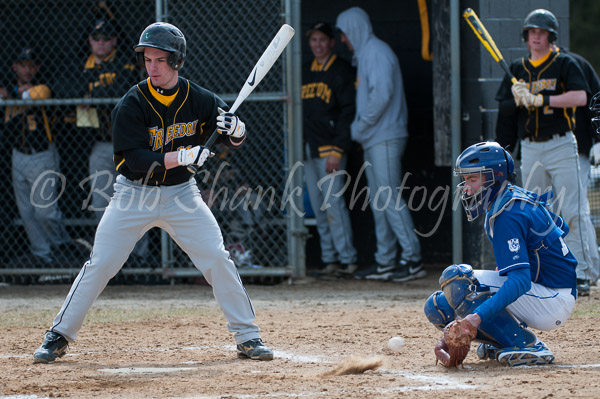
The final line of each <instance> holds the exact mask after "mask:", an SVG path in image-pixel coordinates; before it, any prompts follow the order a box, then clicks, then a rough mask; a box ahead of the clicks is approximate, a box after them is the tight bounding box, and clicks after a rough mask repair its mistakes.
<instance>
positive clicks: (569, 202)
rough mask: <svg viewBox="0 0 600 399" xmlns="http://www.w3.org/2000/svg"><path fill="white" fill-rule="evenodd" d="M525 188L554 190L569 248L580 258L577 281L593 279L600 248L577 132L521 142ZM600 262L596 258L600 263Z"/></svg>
mask: <svg viewBox="0 0 600 399" xmlns="http://www.w3.org/2000/svg"><path fill="white" fill-rule="evenodd" d="M521 160H522V161H521V175H522V180H523V187H524V188H526V189H527V190H530V191H533V192H536V193H538V194H540V193H543V192H545V191H547V190H548V189H550V188H552V189H553V191H554V198H553V199H552V201H551V202H552V203H553V205H552V209H553V211H554V212H555V213H558V214H560V215H561V216H562V218H563V219H564V221H565V222H566V223H567V225H568V226H569V229H570V230H569V233H568V234H567V236H566V237H565V241H566V243H567V246H568V247H569V249H570V250H571V252H573V255H575V258H576V259H577V278H578V279H585V280H587V279H591V278H592V274H593V271H592V269H593V266H592V265H593V264H594V263H593V262H594V260H593V257H594V256H593V255H592V253H593V248H594V247H595V248H596V251H595V252H596V253H597V249H598V244H597V243H596V240H595V237H594V235H593V231H592V230H593V228H594V227H593V226H592V221H591V219H590V205H589V202H588V198H587V191H586V190H584V189H583V187H582V184H581V179H580V177H579V157H578V155H577V140H576V139H575V136H574V135H573V133H571V132H568V133H567V134H566V135H565V136H555V137H553V138H552V139H550V140H549V141H546V142H543V143H536V142H532V141H530V140H529V139H524V140H522V141H521ZM597 261H598V259H596V262H597Z"/></svg>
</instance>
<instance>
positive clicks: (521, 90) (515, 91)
mask: <svg viewBox="0 0 600 399" xmlns="http://www.w3.org/2000/svg"><path fill="white" fill-rule="evenodd" d="M510 91H512V95H513V99H514V100H515V104H517V107H520V106H521V105H525V104H524V103H523V98H524V96H525V93H528V92H529V90H527V83H525V82H524V81H523V80H519V81H518V82H516V83H513V85H512V86H511V88H510Z"/></svg>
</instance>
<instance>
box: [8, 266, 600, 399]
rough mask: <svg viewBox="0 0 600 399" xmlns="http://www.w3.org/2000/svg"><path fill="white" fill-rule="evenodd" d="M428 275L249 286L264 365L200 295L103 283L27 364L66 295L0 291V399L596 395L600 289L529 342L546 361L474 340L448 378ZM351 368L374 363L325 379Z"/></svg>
mask: <svg viewBox="0 0 600 399" xmlns="http://www.w3.org/2000/svg"><path fill="white" fill-rule="evenodd" d="M438 276H439V272H435V271H434V272H430V273H429V277H427V278H426V279H423V280H419V281H413V282H410V283H406V284H393V283H378V282H363V281H333V282H326V281H316V280H310V279H309V280H305V281H298V282H295V283H294V284H292V285H289V284H287V283H282V284H278V285H273V286H261V285H247V286H246V288H247V290H248V292H249V294H250V296H251V298H252V299H253V302H254V305H255V308H256V312H257V323H258V324H259V325H260V326H261V328H262V335H263V340H264V341H265V343H266V344H267V345H269V346H271V347H272V348H273V349H274V350H275V357H276V359H275V360H273V361H272V362H257V361H251V360H241V359H237V357H236V355H235V349H234V342H233V339H232V337H231V334H230V333H229V332H228V331H227V325H226V321H225V319H224V317H223V316H222V314H221V312H220V310H219V309H218V306H217V305H216V302H215V301H214V299H213V297H212V292H211V289H210V287H207V286H201V285H174V286H168V285H162V286H160V285H159V286H109V287H107V289H106V290H105V292H104V293H103V294H102V295H101V296H100V298H99V299H98V300H97V302H96V304H95V306H94V307H93V308H92V310H91V312H90V314H89V315H88V317H87V319H86V322H85V324H84V326H83V328H82V330H81V331H80V334H79V337H78V340H77V342H76V343H74V344H72V345H71V347H70V349H69V353H68V354H67V355H66V356H65V357H63V358H62V359H60V360H59V361H57V362H56V363H55V364H49V365H40V364H33V362H32V353H33V351H34V350H35V348H36V347H37V346H39V344H40V343H41V340H42V336H43V333H44V330H45V328H47V327H48V325H49V323H50V322H51V320H52V318H53V316H54V314H55V313H56V312H57V311H58V309H59V307H60V305H61V303H62V301H63V299H64V297H65V296H66V294H67V291H68V288H69V287H68V286H67V285H54V286H52V285H50V286H5V287H0V303H1V304H2V307H1V309H2V312H1V313H0V328H1V331H2V338H1V339H0V359H1V361H0V381H1V384H0V399H5V398H21V399H22V398H27V399H34V398H49V397H63V398H91V397H93V398H114V397H123V398H230V399H237V398H240V399H242V398H244V399H248V398H264V397H268V398H298V397H301V398H304V397H306V398H398V397H406V398H455V397H460V396H464V397H487V398H502V397H511V398H527V399H531V398H539V399H542V398H598V397H600V393H599V392H600V345H599V342H600V317H599V315H600V307H599V306H598V305H599V304H600V290H599V289H598V288H596V287H593V288H592V295H591V296H590V297H589V298H581V299H580V300H578V301H577V304H576V308H575V312H574V314H573V316H572V317H571V319H570V320H569V322H568V323H566V325H565V326H563V327H561V328H560V329H558V330H556V331H552V332H542V333H539V335H540V337H541V338H542V339H543V340H544V341H545V342H546V343H547V344H548V346H549V347H550V349H552V350H553V351H554V352H555V355H556V364H555V365H551V366H540V367H521V368H513V369H509V368H504V367H502V366H500V365H498V364H497V363H496V362H495V361H480V360H478V359H477V356H476V354H475V344H473V346H472V349H471V352H470V353H469V356H468V357H467V360H466V362H465V368H464V369H457V370H447V369H445V368H443V367H442V366H440V365H437V366H436V364H435V360H434V356H433V346H434V344H435V342H436V341H437V339H438V338H439V337H440V335H441V333H440V332H439V331H437V330H436V329H435V328H434V327H433V326H432V325H430V324H429V322H428V321H427V320H426V318H425V316H424V314H423V310H422V308H423V303H424V301H425V299H426V298H427V297H428V296H429V294H430V293H431V292H433V291H434V290H436V289H437V287H438V286H437V278H438ZM536 332H537V331H536ZM393 336H401V337H403V338H404V340H405V346H404V347H403V350H402V351H401V352H399V353H394V352H391V351H390V350H388V349H387V348H386V343H387V341H388V339H389V338H391V337H393ZM349 359H350V360H349ZM357 359H358V360H360V361H361V362H367V363H368V362H374V363H377V362H381V367H379V368H377V369H376V370H369V371H366V372H365V373H362V374H358V375H339V376H336V375H334V374H335V373H334V372H332V371H334V370H335V369H336V367H340V365H343V364H345V363H347V362H355V361H357Z"/></svg>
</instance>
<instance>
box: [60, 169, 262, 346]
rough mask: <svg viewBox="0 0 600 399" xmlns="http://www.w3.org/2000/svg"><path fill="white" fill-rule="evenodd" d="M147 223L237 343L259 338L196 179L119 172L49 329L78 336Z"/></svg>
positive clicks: (251, 310)
mask: <svg viewBox="0 0 600 399" xmlns="http://www.w3.org/2000/svg"><path fill="white" fill-rule="evenodd" d="M152 227H160V228H162V229H163V230H165V231H166V232H168V233H169V235H170V236H171V238H173V240H174V241H175V242H176V243H177V244H178V245H179V246H180V247H181V248H182V249H183V250H184V251H185V252H186V253H187V254H188V255H189V257H190V258H191V260H192V262H193V263H194V265H195V266H196V267H197V268H198V269H199V270H200V271H201V272H202V274H203V275H204V277H205V278H206V281H207V282H208V283H209V284H210V285H211V286H212V287H213V294H214V296H215V299H216V300H217V303H218V304H219V306H220V307H221V310H222V311H223V313H224V315H225V317H226V318H227V321H228V328H229V331H231V332H233V333H234V336H235V340H236V342H237V343H238V344H239V343H242V342H245V341H248V340H250V339H254V338H259V337H260V333H259V331H260V330H259V328H258V326H256V325H255V324H254V308H253V306H252V303H251V301H250V298H249V297H248V294H247V293H246V290H245V289H244V286H243V285H242V281H241V279H240V276H239V274H238V272H237V269H236V267H235V264H234V263H233V261H232V260H231V259H230V257H229V252H227V251H226V250H225V247H224V246H223V236H222V235H221V230H220V228H219V225H218V224H217V221H216V220H215V218H214V216H213V214H212V213H211V211H210V209H209V208H208V206H207V205H206V204H205V203H204V201H203V200H202V196H201V195H200V190H198V187H197V186H196V182H195V180H194V179H190V180H189V181H188V182H187V183H183V184H178V185H175V186H160V187H151V186H144V185H142V184H140V183H138V182H133V181H131V180H127V179H126V178H125V177H124V176H121V175H119V176H118V177H117V182H116V183H115V193H114V196H113V198H112V199H111V202H110V204H109V206H108V207H107V208H106V211H105V212H104V215H103V216H102V220H101V221H100V224H99V225H98V229H97V231H96V237H95V239H94V248H93V249H92V254H91V256H90V260H89V261H88V262H86V263H85V264H84V265H83V268H82V269H81V271H80V272H79V274H78V275H77V278H76V279H75V281H74V282H73V285H72V286H71V290H70V291H69V294H68V296H67V298H66V300H65V302H64V304H63V306H62V308H61V309H60V311H59V312H58V314H57V315H56V317H55V319H54V322H53V325H52V328H51V331H56V332H58V333H60V334H62V335H63V336H64V337H65V338H67V340H68V341H74V340H75V339H76V338H77V332H78V331H79V329H80V328H81V325H82V323H83V320H84V318H85V316H86V314H87V312H88V310H89V309H90V307H91V306H92V304H93V302H94V300H95V299H96V298H97V297H98V295H100V293H101V292H102V290H103V289H104V287H105V286H106V284H107V283H108V280H110V279H111V278H112V277H113V276H114V275H115V274H117V272H118V271H119V270H120V269H121V267H122V266H123V263H124V262H125V261H126V260H127V257H128V256H129V253H130V252H131V251H132V249H133V247H134V245H135V243H136V241H137V240H139V239H140V237H141V236H142V235H143V234H144V233H145V232H146V231H147V230H149V229H150V228H152Z"/></svg>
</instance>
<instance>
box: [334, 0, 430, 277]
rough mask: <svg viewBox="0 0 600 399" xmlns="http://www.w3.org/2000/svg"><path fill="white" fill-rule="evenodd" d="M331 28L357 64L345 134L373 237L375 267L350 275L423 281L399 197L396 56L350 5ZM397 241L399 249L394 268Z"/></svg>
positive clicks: (404, 133)
mask: <svg viewBox="0 0 600 399" xmlns="http://www.w3.org/2000/svg"><path fill="white" fill-rule="evenodd" d="M336 26H337V28H338V29H339V30H340V31H341V32H340V35H341V41H342V42H343V43H345V44H346V45H347V46H348V48H349V49H350V51H353V53H354V55H353V62H354V63H355V65H356V66H357V82H356V83H357V88H356V90H357V91H356V115H355V118H354V121H353V122H352V125H351V128H350V130H351V137H352V140H354V141H356V142H358V143H359V144H361V145H362V147H363V150H364V158H365V162H366V164H365V167H366V168H365V173H366V177H367V183H368V187H369V199H370V204H371V210H372V211H373V218H374V221H375V236H376V238H377V252H376V253H375V261H376V264H375V265H374V266H373V267H371V268H368V269H367V270H360V271H358V272H356V273H355V274H354V276H355V277H356V278H357V279H377V280H392V281H396V282H403V281H408V280H413V279H416V278H421V277H424V276H425V275H426V272H425V270H424V269H423V263H422V260H421V246H420V243H419V239H418V237H417V235H416V233H415V228H414V225H413V221H412V218H411V215H410V212H409V210H408V207H407V205H406V202H405V201H404V200H403V199H402V195H401V192H402V190H401V185H402V165H401V160H402V155H403V154H404V150H405V148H406V142H407V139H408V130H407V127H406V125H407V119H408V112H407V108H406V99H405V96H404V84H403V82H402V72H401V71H400V63H399V62H398V57H397V56H396V54H395V53H394V51H393V50H392V49H391V48H390V46H389V45H388V44H387V43H385V42H384V41H382V40H380V39H379V38H377V37H376V36H375V35H374V34H373V28H372V26H371V21H370V19H369V16H368V15H367V13H366V12H365V11H364V10H363V9H361V8H359V7H352V8H350V9H348V10H346V11H344V12H342V13H341V14H340V15H338V17H337V21H336ZM397 243H400V246H401V247H402V254H401V259H400V262H399V264H396V257H397V245H396V244H397Z"/></svg>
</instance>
